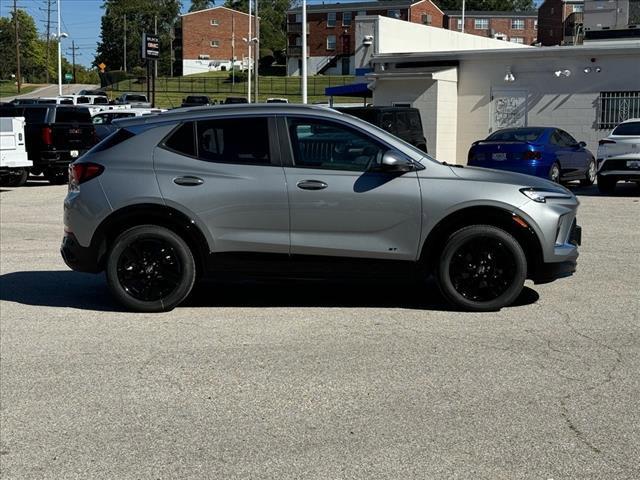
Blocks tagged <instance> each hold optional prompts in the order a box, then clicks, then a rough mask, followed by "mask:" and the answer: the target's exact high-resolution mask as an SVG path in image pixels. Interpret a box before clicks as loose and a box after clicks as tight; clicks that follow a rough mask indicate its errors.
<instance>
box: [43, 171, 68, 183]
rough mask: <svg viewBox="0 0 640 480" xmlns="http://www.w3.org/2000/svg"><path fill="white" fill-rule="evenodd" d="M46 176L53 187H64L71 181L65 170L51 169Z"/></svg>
mask: <svg viewBox="0 0 640 480" xmlns="http://www.w3.org/2000/svg"><path fill="white" fill-rule="evenodd" d="M44 176H45V177H46V179H47V180H48V181H49V183H50V184H51V185H63V184H65V183H67V182H68V181H69V174H68V173H67V172H66V171H64V170H57V169H50V170H47V171H46V172H45V174H44Z"/></svg>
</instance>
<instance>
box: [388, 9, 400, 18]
mask: <svg viewBox="0 0 640 480" xmlns="http://www.w3.org/2000/svg"><path fill="white" fill-rule="evenodd" d="M387 17H390V18H400V10H387Z"/></svg>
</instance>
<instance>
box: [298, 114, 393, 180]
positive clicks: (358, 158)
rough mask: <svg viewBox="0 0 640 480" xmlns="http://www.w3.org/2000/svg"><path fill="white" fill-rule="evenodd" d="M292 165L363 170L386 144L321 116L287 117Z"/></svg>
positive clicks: (376, 159)
mask: <svg viewBox="0 0 640 480" xmlns="http://www.w3.org/2000/svg"><path fill="white" fill-rule="evenodd" d="M289 135H290V137H291V146H292V148H293V157H294V162H295V165H296V167H307V168H322V169H327V170H354V171H360V172H362V171H365V170H368V169H369V168H371V167H372V166H373V165H375V164H376V163H379V162H380V160H381V158H382V154H383V153H384V152H385V151H386V148H384V147H383V146H381V145H380V144H378V143H377V142H375V141H374V140H373V139H372V138H370V137H368V136H367V135H364V134H362V133H360V132H358V131H356V130H353V129H352V128H349V127H347V126H344V125H340V124H337V123H334V122H328V121H325V120H315V119H304V118H292V119H289Z"/></svg>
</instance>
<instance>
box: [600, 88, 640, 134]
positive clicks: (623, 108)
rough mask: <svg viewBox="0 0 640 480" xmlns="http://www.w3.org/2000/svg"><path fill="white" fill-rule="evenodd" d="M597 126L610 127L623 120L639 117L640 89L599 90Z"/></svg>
mask: <svg viewBox="0 0 640 480" xmlns="http://www.w3.org/2000/svg"><path fill="white" fill-rule="evenodd" d="M598 100H599V107H600V108H599V109H600V115H599V117H600V118H599V121H598V128H602V129H607V130H608V129H611V128H613V127H615V126H616V125H618V124H619V123H620V122H623V121H624V120H628V119H629V118H638V117H640V91H637V92H601V93H600V98H599V99H598Z"/></svg>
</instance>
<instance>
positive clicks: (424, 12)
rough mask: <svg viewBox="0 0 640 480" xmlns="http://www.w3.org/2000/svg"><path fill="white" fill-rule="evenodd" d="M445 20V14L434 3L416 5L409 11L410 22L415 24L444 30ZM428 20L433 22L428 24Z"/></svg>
mask: <svg viewBox="0 0 640 480" xmlns="http://www.w3.org/2000/svg"><path fill="white" fill-rule="evenodd" d="M427 16H429V17H427ZM443 19H444V14H443V13H442V11H441V10H440V9H439V8H438V7H436V6H435V5H434V4H433V3H432V2H426V1H425V2H420V3H415V4H413V5H411V8H410V9H409V21H410V22H413V23H421V24H422V25H429V26H431V27H439V28H442V26H443ZM428 20H431V23H427V22H428Z"/></svg>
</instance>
